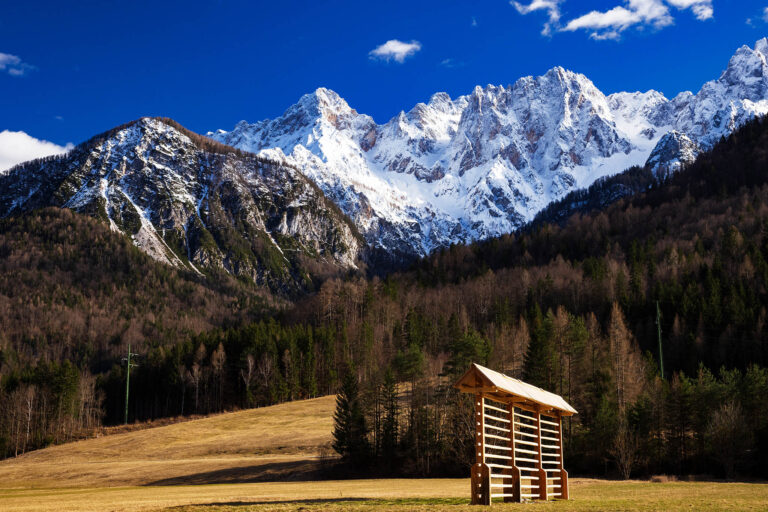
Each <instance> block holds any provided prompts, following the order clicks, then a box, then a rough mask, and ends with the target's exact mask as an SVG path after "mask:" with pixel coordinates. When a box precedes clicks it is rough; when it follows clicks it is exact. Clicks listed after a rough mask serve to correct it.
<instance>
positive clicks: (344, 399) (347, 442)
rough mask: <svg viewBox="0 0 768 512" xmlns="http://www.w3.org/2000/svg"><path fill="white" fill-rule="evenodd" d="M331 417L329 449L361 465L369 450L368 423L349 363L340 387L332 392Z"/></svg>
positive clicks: (354, 463) (353, 372) (367, 457)
mask: <svg viewBox="0 0 768 512" xmlns="http://www.w3.org/2000/svg"><path fill="white" fill-rule="evenodd" d="M333 420H334V429H333V449H334V450H336V451H337V452H338V453H339V455H341V456H342V457H343V458H344V459H345V460H347V461H348V462H351V463H352V464H353V465H355V466H363V465H365V464H366V463H367V462H368V461H369V458H370V454H371V453H370V452H371V448H370V443H369V442H368V425H367V423H366V421H365V414H364V412H363V406H362V403H361V401H360V396H359V390H358V387H357V376H356V375H355V371H354V369H353V368H352V367H350V366H348V367H347V369H346V372H345V373H344V379H343V381H342V385H341V389H340V390H339V393H338V395H336V412H335V413H334V415H333Z"/></svg>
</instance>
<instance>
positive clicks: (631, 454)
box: [609, 419, 638, 480]
mask: <svg viewBox="0 0 768 512" xmlns="http://www.w3.org/2000/svg"><path fill="white" fill-rule="evenodd" d="M637 448H638V442H637V434H635V432H633V431H632V429H630V428H629V426H628V425H627V421H626V420H625V419H622V420H621V421H620V422H619V428H618V430H617V431H616V436H615V437H614V438H613V444H612V445H611V448H610V450H609V453H610V454H611V456H612V457H613V458H614V460H615V461H616V466H618V468H619V472H620V473H621V476H622V477H623V478H624V480H629V475H630V474H631V473H632V468H633V467H634V465H635V463H636V462H637Z"/></svg>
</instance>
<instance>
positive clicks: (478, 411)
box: [471, 394, 491, 505]
mask: <svg viewBox="0 0 768 512" xmlns="http://www.w3.org/2000/svg"><path fill="white" fill-rule="evenodd" d="M483 402H484V399H483V395H481V394H477V395H475V463H474V465H473V466H472V478H471V482H472V501H471V503H472V505H490V504H491V470H490V468H489V467H488V466H487V465H486V463H485V407H484V404H483Z"/></svg>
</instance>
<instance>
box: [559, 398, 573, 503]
mask: <svg viewBox="0 0 768 512" xmlns="http://www.w3.org/2000/svg"><path fill="white" fill-rule="evenodd" d="M557 423H558V427H557V430H558V435H557V437H558V443H557V444H559V445H560V448H559V449H558V450H557V453H558V454H559V455H560V493H561V494H560V498H561V499H563V500H568V499H570V491H569V489H568V472H567V471H566V470H565V442H564V440H563V415H562V414H560V413H558V415H557Z"/></svg>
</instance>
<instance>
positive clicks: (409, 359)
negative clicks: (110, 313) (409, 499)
mask: <svg viewBox="0 0 768 512" xmlns="http://www.w3.org/2000/svg"><path fill="white" fill-rule="evenodd" d="M765 147H768V124H766V123H765V122H764V121H762V120H757V121H754V122H752V123H749V124H748V125H747V126H745V127H744V128H743V129H742V130H740V131H737V132H735V133H734V134H733V135H732V136H730V137H729V138H728V139H726V140H724V141H722V142H721V143H720V144H719V145H718V146H717V147H716V148H715V149H714V150H713V151H712V152H710V153H708V154H706V155H704V156H703V157H701V158H700V159H699V160H698V161H697V162H696V163H695V164H693V165H692V166H690V167H688V168H686V169H684V170H682V171H680V172H678V173H676V174H675V175H673V176H670V177H663V178H662V181H659V182H657V183H655V184H654V185H653V186H652V187H650V188H649V189H648V190H646V191H645V192H644V193H642V194H640V195H635V196H633V197H631V198H625V199H621V200H619V201H617V202H615V203H613V204H612V205H610V206H607V207H606V208H605V209H604V210H602V211H600V212H594V213H591V214H576V215H574V216H572V217H570V219H569V220H568V221H567V222H565V223H564V224H563V225H562V226H557V225H550V224H544V225H542V226H540V227H535V228H532V229H530V230H527V231H524V232H520V233H516V234H510V235H507V236H503V237H499V238H496V239H493V240H489V241H485V242H481V243H477V244H472V245H461V246H459V245H457V246H452V247H449V248H446V249H445V250H443V251H440V252H438V253H436V254H434V255H433V256H431V257H429V258H426V259H424V260H422V261H420V262H418V263H416V264H415V265H414V266H413V267H412V268H411V269H410V270H408V271H406V272H400V273H395V274H390V275H389V276H387V277H386V278H383V279H382V278H378V277H373V278H370V279H366V278H363V277H361V276H347V277H345V278H343V279H329V280H327V281H326V282H325V283H323V285H322V286H321V288H320V290H319V291H318V292H317V293H315V294H313V295H311V296H307V297H305V298H304V299H301V300H299V301H297V302H296V303H295V304H294V305H293V306H292V307H290V308H287V309H285V310H283V311H281V312H279V313H276V314H270V315H262V317H260V318H254V316H255V315H254V316H251V317H250V318H248V317H245V316H239V317H238V316H237V315H234V314H233V315H231V316H224V315H221V317H220V318H218V319H216V320H215V321H214V319H213V318H211V317H205V316H204V317H203V318H210V322H209V323H208V324H207V325H205V326H202V327H201V328H199V329H189V330H187V331H186V332H184V333H183V334H175V335H174V336H165V337H163V336H157V337H153V338H152V339H151V340H148V339H147V338H142V339H143V341H142V344H141V345H140V349H139V352H140V353H141V357H140V358H139V364H140V366H139V367H138V368H137V369H136V372H135V375H134V374H132V376H131V383H132V389H131V393H132V395H131V396H132V398H131V403H130V404H129V406H130V408H129V409H130V411H129V414H130V419H131V421H134V420H146V419H152V418H157V417H163V416H174V415H179V414H195V413H197V414H206V413H209V412H216V411H220V410H227V409H232V408H241V407H252V406H261V405H269V404H273V403H278V402H281V401H287V400H293V399H299V398H307V397H312V396H317V395H319V394H329V393H335V392H336V391H337V390H341V391H342V392H341V394H340V397H341V398H343V400H342V401H341V406H340V408H339V411H338V415H337V416H338V418H337V419H338V420H339V421H337V423H338V426H339V428H338V429H337V432H336V435H335V437H334V443H335V446H336V448H337V449H338V450H339V451H340V452H341V453H342V454H343V455H344V456H345V457H347V458H348V459H349V461H350V463H354V464H357V465H359V466H360V467H367V468H368V469H367V470H368V471H371V472H389V473H391V474H408V475H445V474H451V475H464V473H465V471H466V467H467V464H468V463H469V461H470V460H471V458H472V449H471V431H472V429H471V403H470V401H469V400H467V398H466V397H463V396H461V395H459V394H458V393H457V392H456V391H455V390H453V389H452V387H451V383H452V382H453V381H454V380H455V378H456V377H457V376H458V375H459V374H460V373H461V372H463V371H464V370H465V369H466V368H467V367H468V365H469V363H470V362H478V363H481V364H484V365H486V366H489V367H491V368H494V369H497V370H499V371H502V372H504V373H506V374H508V375H511V376H513V377H518V378H522V379H524V380H526V381H528V382H531V383H533V384H535V385H538V386H541V387H544V388H546V389H549V390H551V391H554V392H556V393H558V394H561V395H563V396H564V397H565V398H566V400H568V401H569V402H570V403H572V404H573V405H574V407H575V408H576V409H577V410H578V411H579V414H578V415H577V416H574V417H572V418H569V419H568V420H567V422H566V425H565V435H566V447H565V453H566V464H567V465H568V466H569V467H570V468H572V469H573V470H574V471H575V472H576V473H578V474H594V475H607V474H622V475H624V476H627V475H637V476H639V475H648V474H654V473H665V472H669V473H678V474H687V473H703V474H712V475H721V476H731V475H735V474H743V475H755V476H766V475H767V474H768V473H767V472H766V467H765V463H764V462H763V461H765V460H768V458H767V457H766V455H768V452H766V450H767V449H768V430H767V427H766V424H765V418H768V414H767V413H768V411H766V410H765V405H764V401H763V400H762V399H761V397H762V396H765V393H766V392H767V391H768V387H767V386H768V384H766V383H767V382H768V375H767V374H766V367H768V350H767V349H766V343H765V341H764V340H765V339H766V322H765V319H766V307H765V305H766V302H767V300H766V299H768V296H767V294H768V185H766V177H768V172H766V171H768V165H767V164H768V158H767V156H766V154H765V151H764V150H763V149H762V148H765ZM657 304H658V307H659V310H660V315H659V317H660V326H659V325H657ZM182 311H183V310H182ZM233 311H238V310H237V308H233ZM181 314H183V313H181ZM171 318H173V317H172V316H171ZM168 321H169V320H168V317H167V316H166V318H164V319H163V322H168ZM147 325H150V326H151V325H154V324H152V323H145V324H144V326H147ZM659 327H660V328H661V332H662V346H663V360H664V369H665V375H664V378H662V377H661V368H660V365H659V362H660V357H659V356H660V355H661V354H660V353H659V342H658V329H659ZM145 328H146V327H145ZM161 332H172V331H171V330H163V331H161ZM175 332H181V331H175ZM48 339H51V338H48ZM114 339H115V343H114V345H113V346H112V347H111V348H110V349H109V350H108V351H106V352H104V351H95V352H86V353H85V354H84V355H83V356H82V357H79V358H77V359H74V358H73V359H74V362H73V365H74V367H75V369H76V371H77V372H78V375H80V378H85V379H86V380H87V379H90V377H88V375H94V376H95V377H93V379H95V388H94V389H95V393H96V395H99V393H101V396H103V402H102V404H103V406H102V407H101V411H102V414H103V417H102V421H104V422H106V423H108V424H111V423H116V422H119V421H120V420H121V418H122V409H123V406H124V401H123V400H124V387H123V386H124V382H125V381H124V371H125V370H124V368H123V367H122V366H121V365H120V353H121V352H123V351H124V349H125V341H126V338H121V337H120V336H116V337H115V338H114ZM49 343H51V346H57V347H59V350H62V352H61V353H62V354H66V356H65V357H66V358H69V357H70V355H71V354H73V353H74V352H72V351H71V350H72V349H71V348H67V349H66V350H63V349H62V348H61V347H60V346H59V345H58V344H57V343H55V342H49ZM7 345H8V344H7V343H6V345H5V347H7ZM29 346H33V345H32V344H30V343H27V342H21V341H19V342H15V345H14V347H17V349H14V350H15V351H14V350H8V349H7V348H5V347H3V354H4V356H3V357H4V358H5V361H6V362H4V363H3V366H2V367H0V374H1V375H2V378H0V382H2V388H3V392H4V393H6V396H10V394H13V393H17V392H18V393H19V395H18V396H22V395H23V388H24V386H28V385H29V384H30V383H31V382H33V379H32V377H29V375H32V374H34V371H35V368H36V366H37V365H39V364H43V362H44V361H45V360H46V358H42V357H41V358H39V359H35V357H34V356H33V355H29V356H24V357H20V356H18V354H21V353H22V352H23V351H24V350H29V349H28V348H24V347H29ZM47 359H48V360H56V356H49V357H48V358H47ZM72 396H75V395H72ZM17 398H18V397H17ZM72 400H73V402H72V403H75V404H79V403H80V402H79V400H80V399H79V398H77V397H76V398H72ZM7 403H11V402H10V401H9V402H7ZM13 403H14V404H17V405H14V406H13V407H16V408H17V409H18V411H20V412H14V417H15V418H23V410H24V409H23V400H19V399H16V400H15V401H13ZM46 403H50V399H46ZM344 403H346V404H347V405H344ZM76 409H77V407H74V408H69V409H67V408H62V411H64V412H63V414H65V415H69V416H70V417H75V416H73V414H74V413H73V412H71V411H74V410H76ZM45 417H47V418H48V417H51V416H50V415H46V416H45ZM18 421H19V420H17V421H16V423H15V425H16V426H13V427H6V426H3V427H2V428H3V431H2V433H1V434H0V436H2V442H3V446H4V448H3V449H4V453H5V454H6V455H9V454H13V453H14V450H12V449H10V448H9V447H11V446H13V445H15V444H18V432H21V431H24V429H21V430H19V428H20V427H19V425H21V423H19V422H18ZM22 423H23V422H22ZM14 429H15V430H14ZM14 433H15V434H14ZM14 436H15V437H14ZM12 438H13V439H14V441H11V439H12ZM43 439H45V437H43Z"/></svg>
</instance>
